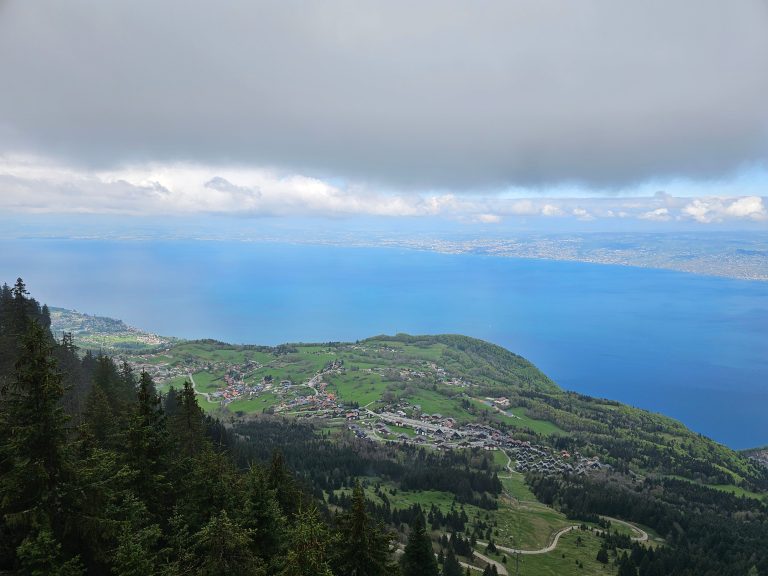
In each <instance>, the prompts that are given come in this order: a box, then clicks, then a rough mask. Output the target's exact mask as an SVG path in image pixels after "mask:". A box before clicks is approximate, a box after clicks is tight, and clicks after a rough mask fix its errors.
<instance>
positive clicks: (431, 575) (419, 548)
mask: <svg viewBox="0 0 768 576" xmlns="http://www.w3.org/2000/svg"><path fill="white" fill-rule="evenodd" d="M400 566H401V568H402V571H403V576H437V575H438V569H437V560H436V559H435V554H434V552H433V551H432V540H431V539H430V537H429V533H428V532H427V527H426V524H425V523H424V515H423V514H421V513H418V514H416V516H415V518H414V521H413V524H411V531H410V533H409V534H408V543H407V544H406V546H405V552H404V553H403V557H402V558H401V559H400Z"/></svg>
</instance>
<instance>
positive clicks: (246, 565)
mask: <svg viewBox="0 0 768 576" xmlns="http://www.w3.org/2000/svg"><path fill="white" fill-rule="evenodd" d="M252 536H253V535H252V533H251V532H250V531H249V530H247V529H245V528H243V527H242V526H240V525H239V524H238V523H237V522H235V521H234V520H232V519H231V518H230V517H229V515H228V514H227V512H226V510H222V511H221V512H219V513H218V514H215V515H213V516H212V517H211V520H210V521H209V522H208V524H206V525H205V526H204V527H203V529H202V530H200V532H198V534H197V535H196V537H195V538H194V540H195V541H196V542H197V545H196V546H195V558H196V559H197V561H198V563H199V564H198V566H197V569H196V570H195V572H194V573H195V574H197V575H199V576H219V575H220V574H231V575H232V576H262V575H264V574H266V572H265V570H264V566H263V563H262V562H261V561H260V560H259V559H258V558H257V557H256V556H255V555H254V554H253V552H252V549H251V548H252Z"/></svg>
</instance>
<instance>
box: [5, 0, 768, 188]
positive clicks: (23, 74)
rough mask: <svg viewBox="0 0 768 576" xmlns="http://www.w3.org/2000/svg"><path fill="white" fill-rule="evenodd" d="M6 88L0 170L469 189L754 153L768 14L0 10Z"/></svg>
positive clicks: (589, 7)
mask: <svg viewBox="0 0 768 576" xmlns="http://www.w3.org/2000/svg"><path fill="white" fill-rule="evenodd" d="M0 78H2V89H0V154H1V153H3V152H5V153H21V152H26V153H34V154H40V155H48V156H54V157H59V158H62V159H64V160H66V161H68V162H73V163H78V164H85V165H91V166H99V167H105V166H111V165H117V164H124V163H128V162H145V161H153V162H155V161H157V162H164V161H172V160H185V161H193V162H200V163H204V164H216V163H230V164H232V163H235V164H243V165H254V166H255V165H261V166H264V165H273V166H277V167H281V168H283V169H285V170H288V171H291V172H305V173H313V174H317V175H320V176H336V177H342V178H347V179H350V180H361V181H367V182H376V183H384V184H386V185H391V186H394V187H407V186H418V187H421V188H449V189H463V188H473V189H481V188H487V187H496V186H504V185H510V184H512V185H523V186H536V185H540V184H552V183H558V182H563V181H581V182H584V183H586V184H588V185H591V186H613V185H617V186H620V185H625V184H628V183H633V182H637V181H642V180H645V179H649V178H660V177H670V176H672V177H674V176H684V177H689V178H708V177H713V176H722V175H724V174H727V173H728V172H730V171H732V170H735V169H737V168H739V167H740V166H743V165H744V164H745V163H765V161H766V157H768V105H767V104H766V102H768V6H767V5H766V2H765V1H764V0H743V1H742V0H739V1H737V2H723V1H722V0H695V1H692V0H690V1H670V0H664V1H646V2H616V1H615V0H606V1H602V2H601V1H589V0H580V1H573V0H558V1H548V0H525V1H517V2H515V1H511V0H504V1H498V2H494V1H482V0H481V1H477V2H455V1H451V0H439V1H438V0H435V1H424V2H418V3H410V2H408V3H406V2H394V1H392V0H388V1H383V2H357V1H349V2H346V1H339V0H330V1H326V2H317V3H305V2H292V1H290V0H283V1H280V2H271V3H264V2H256V1H253V0H248V1H239V0H238V1H233V0H230V1H227V0H223V1H220V2H197V1H190V0H166V1H157V0H152V1H148V0H133V1H131V2H116V1H110V2H94V1H89V0H69V1H67V2H63V1H52V0H51V1H35V2H33V1H28V0H6V1H5V3H4V4H2V3H0Z"/></svg>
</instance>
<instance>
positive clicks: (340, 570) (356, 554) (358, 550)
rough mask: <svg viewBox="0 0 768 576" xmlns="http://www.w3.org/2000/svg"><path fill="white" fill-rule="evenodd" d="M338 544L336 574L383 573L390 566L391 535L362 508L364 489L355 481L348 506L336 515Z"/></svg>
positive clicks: (369, 575) (370, 575)
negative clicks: (347, 510)
mask: <svg viewBox="0 0 768 576" xmlns="http://www.w3.org/2000/svg"><path fill="white" fill-rule="evenodd" d="M338 522H339V536H340V540H341V542H342V543H343V544H341V546H339V549H338V552H339V553H338V556H337V560H336V562H335V567H336V573H337V574H339V576H386V575H387V574H390V573H391V572H392V567H391V566H390V560H389V557H390V544H391V541H392V538H391V536H390V535H389V534H388V533H387V532H386V531H385V529H384V528H383V527H381V526H378V525H376V524H375V523H374V522H373V521H372V519H371V518H370V516H369V515H368V512H367V511H366V501H365V493H364V492H363V489H362V487H361V486H360V483H359V482H356V483H355V487H354V489H353V491H352V507H351V509H350V511H349V512H348V513H346V514H344V515H342V516H341V517H340V518H339V521H338Z"/></svg>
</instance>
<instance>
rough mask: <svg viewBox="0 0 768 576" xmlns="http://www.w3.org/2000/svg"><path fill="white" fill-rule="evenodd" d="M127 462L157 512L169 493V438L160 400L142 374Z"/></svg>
mask: <svg viewBox="0 0 768 576" xmlns="http://www.w3.org/2000/svg"><path fill="white" fill-rule="evenodd" d="M127 440H128V441H127V446H126V448H127V453H126V457H127V461H128V464H129V465H130V466H131V468H133V469H134V470H135V471H136V479H135V482H134V486H135V490H136V493H137V494H141V495H142V497H143V498H144V499H145V501H146V502H147V505H148V508H149V509H150V511H151V512H152V513H159V512H160V507H161V503H162V501H163V495H164V494H166V493H167V492H168V491H169V488H170V485H169V484H168V482H167V478H166V472H167V462H166V461H165V455H166V453H167V443H168V435H167V430H166V426H165V417H164V415H163V411H162V408H161V406H160V398H159V397H158V396H157V394H156V393H155V385H154V382H152V378H151V377H150V375H149V374H147V373H146V372H142V373H141V377H140V378H139V389H138V392H137V402H136V404H135V407H134V412H133V415H132V417H131V420H130V422H129V425H128V434H127Z"/></svg>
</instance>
